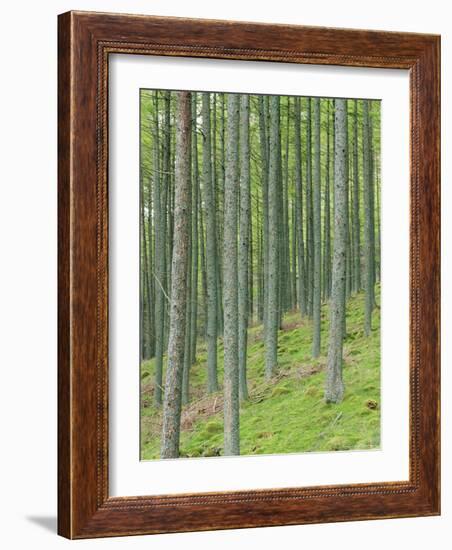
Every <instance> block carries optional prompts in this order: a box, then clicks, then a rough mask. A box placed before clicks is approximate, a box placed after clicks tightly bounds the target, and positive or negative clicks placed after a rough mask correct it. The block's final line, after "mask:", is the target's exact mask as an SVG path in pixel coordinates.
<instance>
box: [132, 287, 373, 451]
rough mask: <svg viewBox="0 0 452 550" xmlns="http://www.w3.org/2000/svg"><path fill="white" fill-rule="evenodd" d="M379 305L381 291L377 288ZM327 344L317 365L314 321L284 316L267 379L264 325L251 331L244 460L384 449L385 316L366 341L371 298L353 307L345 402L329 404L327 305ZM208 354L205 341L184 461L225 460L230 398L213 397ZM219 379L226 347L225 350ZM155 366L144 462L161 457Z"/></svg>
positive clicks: (149, 376) (146, 395) (243, 409)
mask: <svg viewBox="0 0 452 550" xmlns="http://www.w3.org/2000/svg"><path fill="white" fill-rule="evenodd" d="M376 300H377V303H378V304H379V303H380V290H379V288H378V287H377V289H376ZM321 330H322V334H321V338H322V346H321V355H320V357H319V358H318V359H312V357H311V346H312V321H309V320H307V319H301V318H300V315H299V313H298V312H292V313H288V314H286V315H285V317H284V320H283V328H282V330H281V331H280V332H279V340H278V365H279V368H278V372H277V374H276V375H275V376H274V378H273V379H272V380H270V381H268V382H266V381H265V380H264V342H263V338H262V336H263V335H262V325H258V326H255V327H252V328H250V329H249V336H248V370H247V374H248V390H249V401H246V402H242V403H241V406H240V454H242V455H250V454H276V453H295V452H298V453H299V452H308V451H317V452H319V451H344V450H350V449H356V450H364V449H374V448H378V447H379V444H380V311H379V309H378V308H376V309H375V310H374V313H373V316H372V332H371V335H370V336H369V337H366V336H365V335H364V295H363V294H362V293H360V294H357V295H355V296H352V297H351V298H350V300H349V301H348V304H347V336H346V338H345V341H344V383H345V395H344V400H343V401H342V403H340V404H337V405H335V404H326V403H325V401H324V398H323V391H324V380H325V365H326V356H327V351H328V306H327V304H325V305H323V306H322V328H321ZM206 369H207V364H206V349H205V344H204V343H203V342H199V345H198V350H197V361H196V363H195V364H194V365H192V367H191V370H190V403H189V404H188V405H186V406H184V407H183V411H182V420H181V441H180V456H181V457H201V456H219V455H222V454H223V397H222V394H221V392H217V393H215V394H210V395H206V393H205V391H206V390H205V389H206V383H207V372H206ZM218 369H219V373H218V374H219V380H220V381H221V380H222V377H223V346H222V342H221V341H219V346H218ZM153 374H154V361H153V360H150V361H145V362H143V364H142V367H141V458H142V459H143V460H149V459H155V458H159V453H160V434H161V425H162V414H161V409H158V408H156V407H155V405H154V402H153V378H154V376H153Z"/></svg>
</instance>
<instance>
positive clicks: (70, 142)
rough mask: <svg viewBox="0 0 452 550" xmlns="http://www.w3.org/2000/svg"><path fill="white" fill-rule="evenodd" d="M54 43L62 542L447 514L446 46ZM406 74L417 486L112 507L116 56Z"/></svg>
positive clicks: (155, 24) (366, 37) (406, 42)
mask: <svg viewBox="0 0 452 550" xmlns="http://www.w3.org/2000/svg"><path fill="white" fill-rule="evenodd" d="M58 23H59V38H58V53H59V61H58V73H59V74H58V89H59V94H58V117H59V126H58V210H59V213H58V215H59V221H58V231H59V243H58V293H59V294H58V300H59V314H58V339H59V345H58V365H59V367H58V423H59V427H58V459H59V468H58V497H59V498H58V532H59V533H60V534H61V535H63V536H65V537H68V538H86V537H102V536H114V535H130V534H146V533H161V532H176V531H197V530H208V529H229V528H239V527H258V526H269V525H289V524H301V523H317V522H327V521H345V520H358V519H373V518H375V519H377V518H390V517H407V516H427V515H436V514H439V510H440V458H439V456H440V421H439V414H440V408H439V393H440V372H439V366H440V359H439V349H440V340H439V323H440V303H439V298H440V255H439V254H440V235H439V220H440V213H439V211H440V147H439V139H440V137H439V136H440V121H439V108H440V95H439V92H440V38H439V37H438V36H433V35H424V34H411V33H390V32H380V31H377V32H376V31H363V30H343V29H331V28H321V27H317V28H316V27H301V26H291V25H266V24H265V25H264V24H256V23H238V22H226V21H210V20H194V19H179V18H166V17H165V18H162V17H149V16H138V15H120V14H101V13H89V12H68V13H65V14H63V15H60V16H59V21H58ZM110 53H132V54H137V55H169V56H189V57H208V58H222V59H242V60H268V61H275V62H278V61H284V62H291V63H311V64H327V65H343V66H365V67H380V68H398V69H399V68H402V69H408V70H409V71H410V98H411V99H410V101H411V191H410V192H411V226H410V249H411V250H410V385H411V387H410V435H411V439H410V479H409V481H407V482H391V483H389V482H388V483H378V484H360V485H340V486H329V487H326V486H324V487H311V488H310V487H296V488H292V489H273V490H255V491H235V492H226V493H209V494H201V493H197V494H190V495H166V496H148V497H127V496H124V497H114V498H113V497H109V496H108V173H107V160H108V126H107V120H108V105H107V87H108V57H109V54H110Z"/></svg>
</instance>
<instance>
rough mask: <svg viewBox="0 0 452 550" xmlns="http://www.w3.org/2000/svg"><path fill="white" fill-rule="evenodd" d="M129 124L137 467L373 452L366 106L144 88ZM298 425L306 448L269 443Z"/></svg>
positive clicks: (374, 340)
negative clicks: (137, 193)
mask: <svg viewBox="0 0 452 550" xmlns="http://www.w3.org/2000/svg"><path fill="white" fill-rule="evenodd" d="M140 108H141V117H140V118H141V151H140V179H141V181H140V185H141V201H140V220H141V222H140V226H141V247H140V250H141V272H140V300H141V303H140V306H141V307H140V312H141V319H140V323H141V339H140V346H141V350H140V351H141V380H142V384H141V410H142V419H141V424H142V430H141V433H142V443H141V444H142V458H158V457H160V458H175V457H179V456H211V455H220V454H221V455H237V454H241V453H242V454H243V453H244V452H246V453H253V452H255V453H259V452H290V451H302V450H315V449H316V448H320V449H330V450H335V449H342V448H361V447H365V448H369V447H372V446H376V445H378V442H379V413H378V408H379V407H378V401H379V305H378V300H379V287H380V285H379V279H380V215H379V213H380V102H379V101H372V100H354V99H329V98H310V97H307V98H306V97H288V96H262V95H247V94H231V93H209V92H170V91H161V90H159V91H153V90H142V91H141V105H140ZM347 346H348V348H347ZM300 354H301V355H300ZM360 354H361V355H360ZM360 357H362V364H360V361H359V358H360ZM366 365H367V366H366ZM369 365H370V367H369ZM344 366H345V368H344ZM349 366H350V371H349V374H347V375H344V370H347V368H348V367H349ZM369 368H371V370H369ZM366 369H367V370H366ZM347 379H349V381H348V380H347ZM300 384H301V385H300ZM319 384H321V386H322V388H321V396H320V393H319V392H320V389H319ZM311 386H312V389H311V390H310V393H309V392H308V391H307V390H308V389H309V387H311ZM297 388H299V389H300V391H298V390H297ZM348 396H349V397H350V400H351V401H350V403H352V402H354V403H355V404H356V407H362V406H363V402H362V400H364V409H365V411H363V410H361V409H360V410H359V411H358V410H354V409H353V407H351V405H350V404H347V403H346V401H347V398H348ZM356 396H359V399H361V401H359V404H358V402H357V401H356V400H355V401H353V399H354V397H356ZM313 397H315V399H314V403H315V405H313V399H312V398H313ZM319 398H320V399H319ZM294 407H295V408H296V409H297V410H298V413H296V414H295V413H293V415H291V411H292V409H293V408H294ZM300 407H301V408H300ZM338 407H343V408H342V409H339V408H338ZM344 407H345V408H344ZM347 407H348V408H347ZM267 409H268V413H266V415H267V416H265V414H264V415H263V416H262V411H264V410H267ZM314 409H315V410H317V412H318V413H319V415H320V416H322V415H323V417H324V418H323V417H322V418H323V421H322V420H320V419H317V418H316V416H315V414H316V413H315V411H314ZM276 411H279V412H276ZM309 411H311V413H310V412H309ZM309 414H312V423H313V424H310V425H309V428H306V430H307V432H306V433H308V431H309V433H311V432H312V431H313V430H314V432H315V431H316V430H317V431H318V433H317V434H316V435H315V436H313V437H314V440H313V441H316V442H317V443H315V444H314V443H312V442H311V443H309V441H307V442H305V444H304V445H302V444H301V443H300V445H298V446H297V444H296V443H293V442H292V439H293V438H294V437H295V435H293V437H291V435H290V433H289V434H287V433H285V432H284V427H280V429H279V431H278V430H277V429H276V428H275V430H272V425H275V426H276V424H278V422H279V423H281V422H282V423H283V424H284V423H286V424H287V426H289V425H290V426H291V429H295V430H297V428H298V427H300V428H301V426H303V422H304V423H306V421H308V422H309ZM372 414H374V416H369V415H372ZM277 415H279V416H280V417H281V418H275V416H277ZM306 415H308V418H306ZM366 415H367V416H366ZM292 416H293V418H292ZM302 416H303V418H302ZM253 417H254V420H256V419H257V418H258V417H259V418H260V421H261V424H262V423H263V425H265V424H266V425H267V428H268V429H267V431H265V430H262V427H260V428H259V429H256V431H253V429H252V427H251V425H252V424H253ZM289 417H290V418H291V419H292V421H291V422H289ZM285 418H286V422H285V421H284V419H285ZM241 420H244V424H242V423H241ZM297 421H298V423H297ZM322 422H323V423H322ZM325 422H326V425H324V424H325ZM347 422H348V425H347ZM256 425H257V422H256ZM326 429H327V430H328V433H329V432H331V435H332V436H333V439H334V437H336V439H337V438H338V437H337V434H338V433H340V430H341V429H342V430H345V431H346V432H347V433H349V435H350V437H349V438H348V439H347V438H346V439H345V440H343V441H342V440H341V441H342V442H341V441H340V442H339V443H338V442H337V441H336V443H335V444H331V445H330V446H328V445H326V446H325V445H324V444H323V443H322V440H323V439H325V438H326V436H325V433H326V431H325V430H326ZM259 430H260V431H259ZM322 430H323V431H322ZM283 432H284V433H285V436H284V437H286V438H287V439H288V441H286V444H285V445H284V444H282V443H281V442H282V440H283V437H282V435H281V434H282V433H283ZM353 432H354V433H355V435H353ZM357 432H362V434H361V435H362V437H361V436H360V437H357V436H356V433H357ZM202 434H204V435H202ZM262 434H267V435H264V436H262ZM268 434H271V435H270V436H269V435H268ZM278 434H279V436H278ZM211 436H212V437H211ZM278 437H279V439H278ZM300 437H301V436H300ZM181 438H182V439H183V441H184V442H185V443H184V445H185V446H186V447H187V450H184V449H182V448H181V447H182V446H181ZM259 438H261V439H262V438H263V439H268V440H271V441H270V442H269V443H268V444H267V445H265V444H262V445H261V444H259V441H258V440H259ZM207 439H212V441H213V440H214V442H215V444H214V445H210V444H209V445H207V443H206V441H207ZM253 439H255V441H253ZM295 439H296V438H295ZM301 439H302V437H301ZM301 439H300V441H301ZM339 439H340V438H339ZM188 449H189V450H188ZM244 449H245V450H244Z"/></svg>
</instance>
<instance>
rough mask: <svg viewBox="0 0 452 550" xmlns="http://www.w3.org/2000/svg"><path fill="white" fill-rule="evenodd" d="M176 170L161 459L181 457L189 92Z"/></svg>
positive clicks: (182, 107)
mask: <svg viewBox="0 0 452 550" xmlns="http://www.w3.org/2000/svg"><path fill="white" fill-rule="evenodd" d="M176 102H177V103H176V109H177V116H176V166H175V211H174V246H173V258H172V266H171V304H170V327H169V340H168V366H167V371H166V382H165V398H164V404H163V427H162V442H161V457H162V458H177V457H178V456H179V439H180V416H181V384H182V373H183V364H184V344H185V324H186V300H187V293H186V278H187V264H188V244H189V217H190V211H189V209H188V208H187V204H188V203H189V202H190V134H191V132H190V122H191V116H190V102H191V98H190V92H176Z"/></svg>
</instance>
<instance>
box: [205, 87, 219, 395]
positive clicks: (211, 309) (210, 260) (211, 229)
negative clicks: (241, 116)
mask: <svg viewBox="0 0 452 550" xmlns="http://www.w3.org/2000/svg"><path fill="white" fill-rule="evenodd" d="M202 133H203V162H202V165H203V191H204V203H205V218H206V268H207V391H208V392H209V393H212V392H215V391H218V375H217V265H216V264H217V246H216V233H217V229H216V213H215V200H214V193H213V182H212V162H211V154H212V153H211V131H210V94H209V93H208V92H207V93H203V94H202Z"/></svg>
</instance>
